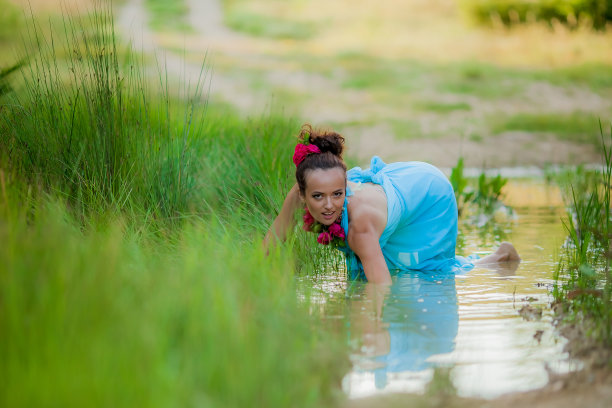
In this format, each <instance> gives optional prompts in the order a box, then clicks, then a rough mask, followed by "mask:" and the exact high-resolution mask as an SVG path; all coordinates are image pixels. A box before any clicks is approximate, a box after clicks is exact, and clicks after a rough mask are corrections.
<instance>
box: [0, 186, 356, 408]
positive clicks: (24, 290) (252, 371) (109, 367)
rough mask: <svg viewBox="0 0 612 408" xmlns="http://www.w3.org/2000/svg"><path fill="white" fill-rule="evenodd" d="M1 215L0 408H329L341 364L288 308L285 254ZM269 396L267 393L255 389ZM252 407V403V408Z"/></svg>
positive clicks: (182, 235) (333, 341)
mask: <svg viewBox="0 0 612 408" xmlns="http://www.w3.org/2000/svg"><path fill="white" fill-rule="evenodd" d="M7 188H8V189H9V194H8V197H9V200H8V202H6V201H5V200H4V199H6V197H3V201H2V204H1V205H0V211H1V217H0V239H1V240H2V242H3V245H2V248H0V265H1V267H0V310H1V313H0V330H1V331H2V333H3V336H2V338H1V339H0V370H1V371H2V373H3V375H4V378H5V380H4V381H3V382H2V384H1V385H0V390H1V391H0V404H1V405H2V406H11V407H20V406H40V405H47V404H51V405H58V406H60V405H61V406H83V405H91V404H94V405H104V406H176V405H177V404H178V405H198V404H204V405H206V406H211V407H216V406H218V407H226V406H227V407H244V406H248V405H251V404H256V405H258V406H273V407H274V406H277V407H284V406H291V405H294V404H295V403H296V401H299V403H300V406H321V405H324V406H325V405H328V404H330V403H331V402H332V401H333V399H334V398H335V397H337V396H336V395H334V393H335V392H337V391H336V389H335V387H334V384H338V383H339V381H340V378H341V376H342V374H343V371H344V370H345V369H346V366H347V365H346V364H347V361H346V360H345V357H344V355H345V354H344V353H343V352H342V347H343V346H342V341H341V339H340V337H339V336H337V335H335V334H334V333H332V332H329V331H325V330H323V327H322V326H321V324H320V322H319V321H318V319H317V317H316V315H312V314H309V312H308V310H307V308H308V301H306V302H305V303H304V302H302V303H300V302H298V300H297V296H296V292H295V281H294V279H293V273H292V270H293V265H292V261H291V257H290V256H289V254H288V253H284V254H274V255H273V256H271V257H264V255H263V253H262V250H261V247H260V244H259V242H257V241H255V242H253V241H251V242H244V241H241V240H240V239H239V237H241V234H242V231H237V230H235V229H236V228H237V227H232V226H231V225H239V224H238V223H237V222H233V223H228V224H225V225H220V224H215V223H213V222H210V221H206V222H205V221H196V222H190V223H186V224H185V225H184V227H182V228H177V229H175V230H174V232H173V234H172V236H171V237H169V238H167V239H159V238H156V234H152V233H150V232H149V231H146V228H145V229H144V231H143V226H142V225H137V224H131V225H130V224H129V223H128V224H126V223H125V222H124V221H122V220H121V218H116V219H114V220H111V221H109V220H108V219H107V220H105V222H104V223H103V225H101V226H91V227H90V228H87V229H86V231H85V232H82V231H81V228H80V225H79V222H76V221H71V215H70V213H68V212H66V209H65V204H64V203H62V202H57V201H54V200H40V201H36V203H35V204H36V210H35V211H33V212H31V213H27V212H26V211H23V210H22V208H21V202H20V201H19V200H18V198H17V197H14V196H13V195H12V194H11V193H10V190H11V186H10V185H9V186H8V187H7ZM263 383H273V384H274V386H273V387H265V386H262V384H263ZM254 401H256V402H254Z"/></svg>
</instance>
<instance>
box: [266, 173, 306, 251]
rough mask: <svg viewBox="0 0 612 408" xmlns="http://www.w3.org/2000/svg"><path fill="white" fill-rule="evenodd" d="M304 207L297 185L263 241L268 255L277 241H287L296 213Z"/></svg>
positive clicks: (286, 199)
mask: <svg viewBox="0 0 612 408" xmlns="http://www.w3.org/2000/svg"><path fill="white" fill-rule="evenodd" d="M301 206H302V200H301V199H300V190H299V188H298V185H297V184H294V186H293V187H292V188H291V190H289V192H288V193H287V196H286V197H285V201H284V202H283V207H282V208H281V210H280V213H279V214H278V216H277V217H276V219H275V220H274V222H273V223H272V226H271V227H270V229H269V230H268V232H267V233H266V236H265V238H264V241H263V245H264V249H265V250H266V253H267V252H268V250H269V249H270V247H271V246H273V245H274V243H275V241H276V240H279V241H281V242H284V241H285V240H286V239H287V234H288V232H289V231H291V230H292V229H293V227H294V226H295V218H294V215H295V212H296V211H297V210H298V209H299V208H300V207H301Z"/></svg>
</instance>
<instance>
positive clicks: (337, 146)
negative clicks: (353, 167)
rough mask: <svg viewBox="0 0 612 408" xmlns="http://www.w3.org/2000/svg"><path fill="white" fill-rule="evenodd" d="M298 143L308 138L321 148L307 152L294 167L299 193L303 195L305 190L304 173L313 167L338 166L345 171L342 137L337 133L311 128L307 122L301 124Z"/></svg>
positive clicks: (330, 167) (331, 167)
mask: <svg viewBox="0 0 612 408" xmlns="http://www.w3.org/2000/svg"><path fill="white" fill-rule="evenodd" d="M298 140H299V143H303V142H304V141H305V140H308V141H309V143H310V144H313V145H315V146H317V147H318V148H319V150H321V153H316V154H309V155H308V156H306V158H305V159H304V160H303V161H302V162H301V163H300V164H299V165H298V166H297V168H296V169H295V179H296V180H297V183H298V187H299V188H300V193H301V194H302V195H304V192H305V191H306V173H307V172H308V171H310V170H315V169H323V170H325V169H333V168H335V167H340V168H341V169H342V170H344V171H345V172H346V164H344V161H343V160H342V150H343V149H344V138H343V137H342V136H340V135H339V134H338V133H336V132H333V131H328V130H320V129H313V128H312V126H310V125H309V124H305V125H303V126H302V129H301V130H300V134H299V135H298Z"/></svg>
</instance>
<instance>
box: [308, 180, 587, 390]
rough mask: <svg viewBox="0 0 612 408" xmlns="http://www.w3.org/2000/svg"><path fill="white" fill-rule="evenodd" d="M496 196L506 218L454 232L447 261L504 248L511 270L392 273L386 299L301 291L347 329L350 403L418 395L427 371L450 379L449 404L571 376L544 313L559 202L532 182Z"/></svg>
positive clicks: (358, 291) (363, 287)
mask: <svg viewBox="0 0 612 408" xmlns="http://www.w3.org/2000/svg"><path fill="white" fill-rule="evenodd" d="M506 191H507V193H506V194H507V195H508V196H507V199H506V202H507V203H509V204H512V205H513V206H514V210H515V213H516V216H515V217H513V218H512V219H508V220H507V221H504V222H500V223H497V224H496V225H494V226H487V227H483V228H476V227H473V226H470V225H462V226H460V230H461V234H460V237H459V239H458V251H457V252H458V253H459V254H463V255H468V254H471V253H474V252H477V253H478V252H482V253H487V252H490V251H491V249H493V248H494V247H496V246H497V245H498V244H499V242H501V241H504V240H507V241H511V242H513V243H514V245H515V246H516V248H517V249H518V251H519V253H520V255H521V257H522V258H523V261H522V262H521V263H520V265H518V266H515V267H504V268H499V269H486V268H477V269H474V270H472V271H470V272H467V273H464V274H461V275H456V276H455V275H439V274H431V273H421V272H402V273H399V274H397V275H395V276H394V277H393V285H392V286H391V287H390V288H387V289H386V290H381V289H376V288H375V287H373V286H372V285H369V284H367V283H364V282H347V281H346V279H345V277H344V274H343V273H338V274H336V275H332V276H329V275H327V276H325V277H318V278H315V277H310V278H304V280H302V281H301V283H302V284H305V285H307V286H308V287H309V288H312V289H313V292H314V296H316V299H317V302H318V304H319V305H320V307H321V310H322V311H323V315H324V316H325V317H326V318H328V319H336V320H340V321H343V322H344V324H345V325H346V327H347V328H348V332H349V336H348V337H349V338H348V341H347V342H348V344H347V347H349V348H350V350H351V361H352V363H353V367H352V369H351V371H350V372H349V373H348V374H347V375H346V376H345V377H344V379H343V383H342V387H343V390H344V391H345V393H346V394H347V395H348V396H349V397H350V398H359V397H366V396H371V395H375V394H379V393H389V392H415V393H422V392H424V391H425V389H426V387H427V384H428V383H429V382H430V380H431V379H432V377H433V373H434V369H435V368H436V367H445V368H449V369H450V379H451V381H452V383H453V386H454V387H455V389H456V390H457V394H458V395H460V396H465V397H483V398H494V397H497V396H499V395H502V394H505V393H509V392H516V391H527V390H531V389H536V388H540V387H542V386H544V385H545V384H546V383H547V382H548V370H550V371H553V372H555V373H563V372H567V371H570V370H575V369H578V368H579V363H577V362H573V361H571V360H570V359H569V356H568V355H567V353H564V352H563V346H564V344H565V340H564V339H563V338H561V337H559V336H558V335H557V334H556V333H555V331H554V328H553V326H552V324H551V322H552V312H551V311H550V309H549V304H550V301H551V300H552V299H551V297H550V295H549V289H550V287H551V286H552V284H553V279H552V276H553V272H554V270H555V267H556V257H557V254H558V252H559V248H560V247H561V245H562V243H563V241H564V239H565V232H564V229H563V225H562V223H561V217H562V216H563V214H564V209H563V206H562V201H561V199H560V194H559V192H558V190H556V189H555V188H553V187H550V186H547V185H545V184H544V183H543V182H538V181H519V180H512V181H511V182H510V183H509V186H508V189H507V190H506ZM525 305H530V308H528V309H524V310H523V312H525V311H528V312H529V313H523V315H524V316H525V317H523V316H521V314H520V313H519V311H520V310H521V309H522V308H523V306H525ZM538 309H541V310H542V313H541V316H540V315H539V313H538Z"/></svg>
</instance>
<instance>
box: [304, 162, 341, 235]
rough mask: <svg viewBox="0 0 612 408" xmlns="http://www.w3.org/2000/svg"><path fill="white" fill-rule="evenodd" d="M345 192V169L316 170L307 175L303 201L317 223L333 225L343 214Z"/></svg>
mask: <svg viewBox="0 0 612 408" xmlns="http://www.w3.org/2000/svg"><path fill="white" fill-rule="evenodd" d="M345 192H346V173H345V171H344V169H342V168H340V167H333V168H331V169H314V170H309V171H308V172H307V173H306V189H305V191H304V195H303V196H302V199H303V200H304V202H305V203H306V207H308V211H310V214H312V216H313V218H314V219H315V220H316V221H318V222H320V223H321V224H323V225H331V224H333V223H334V222H335V221H336V220H337V219H338V217H340V215H341V214H342V206H343V205H344V194H345Z"/></svg>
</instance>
